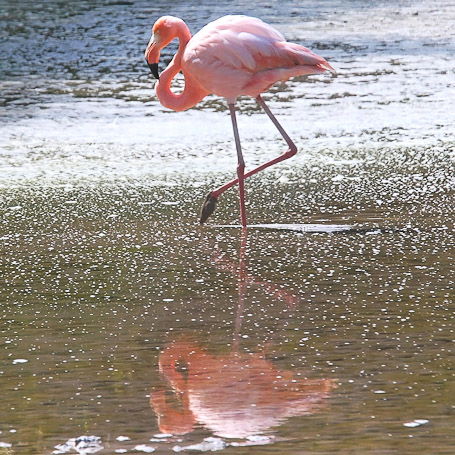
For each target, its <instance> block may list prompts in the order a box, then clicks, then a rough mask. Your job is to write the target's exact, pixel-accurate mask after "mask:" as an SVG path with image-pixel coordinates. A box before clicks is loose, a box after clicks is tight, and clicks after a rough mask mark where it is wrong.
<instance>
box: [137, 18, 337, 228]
mask: <svg viewBox="0 0 455 455" xmlns="http://www.w3.org/2000/svg"><path fill="white" fill-rule="evenodd" d="M175 38H178V40H179V47H178V51H177V53H176V54H175V56H174V58H173V59H172V61H171V63H170V64H169V66H168V67H167V68H166V69H165V70H164V71H163V72H162V73H161V75H160V74H159V72H158V62H159V57H160V52H161V49H163V48H164V47H166V46H167V45H168V44H169V43H170V42H171V41H173V40H174V39H175ZM145 59H146V61H147V64H148V66H149V68H150V70H151V72H152V74H153V76H154V77H155V78H156V79H158V81H157V83H156V85H155V91H156V95H157V96H158V99H159V101H160V103H161V104H162V105H163V106H164V107H166V108H169V109H172V110H174V111H177V112H178V111H184V110H186V109H189V108H191V107H193V106H195V105H196V104H197V103H199V102H200V101H201V100H202V99H203V98H204V97H205V96H207V95H209V94H215V95H218V96H221V97H224V98H226V100H227V103H228V106H229V112H230V115H231V120H232V127H233V130H234V140H235V146H236V150H237V161H238V164H237V178H236V179H234V180H231V181H230V182H227V183H226V184H224V185H222V186H221V187H219V188H217V189H215V190H214V191H210V192H209V194H208V195H207V197H206V199H205V201H204V203H203V205H202V209H201V214H200V223H201V224H203V223H204V222H205V221H206V220H207V219H208V217H209V216H210V215H211V214H212V213H213V212H214V210H215V207H216V204H217V201H218V198H219V197H220V195H221V194H223V193H224V192H225V191H226V190H228V189H229V188H231V187H232V186H234V185H236V184H237V183H238V185H239V199H240V218H241V223H242V227H243V228H246V226H247V220H246V209H245V184H244V181H245V179H246V178H248V177H250V176H252V175H254V174H256V173H257V172H259V171H261V170H263V169H265V168H267V167H269V166H272V165H274V164H277V163H279V162H281V161H284V160H286V159H288V158H291V157H292V156H294V155H295V154H296V153H297V147H296V146H295V144H294V142H292V140H291V138H290V137H289V136H288V134H287V133H286V131H285V130H284V129H283V127H282V126H281V125H280V123H279V122H278V120H277V119H276V118H275V116H274V115H273V114H272V112H271V111H270V109H269V108H268V106H267V105H266V104H265V102H264V100H263V99H262V97H261V93H263V92H265V91H266V90H268V89H269V88H270V87H271V86H272V85H273V84H275V83H276V82H278V81H282V82H284V81H287V80H288V79H289V78H291V77H294V76H299V75H308V74H319V73H324V72H325V71H327V70H328V71H330V72H331V73H333V74H334V75H335V74H336V71H335V70H334V69H333V68H332V66H331V65H330V64H329V63H328V62H327V61H326V60H325V59H324V58H322V57H320V56H319V55H316V54H315V53H313V52H312V51H310V50H309V49H307V48H305V47H303V46H300V45H298V44H294V43H289V42H287V41H286V40H285V38H284V37H283V35H282V34H281V33H280V32H278V31H277V30H275V29H274V28H273V27H271V26H270V25H268V24H266V23H265V22H263V21H262V20H260V19H257V18H254V17H249V16H242V15H230V16H224V17H222V18H220V19H217V20H215V21H213V22H210V23H209V24H208V25H206V26H205V27H203V28H202V29H201V30H200V31H199V32H198V33H196V34H195V35H194V36H193V37H191V33H190V30H189V28H188V26H187V25H186V24H185V22H184V21H183V20H182V19H179V18H177V17H173V16H163V17H161V18H159V19H158V20H157V21H156V22H155V24H154V26H153V35H152V37H151V39H150V41H149V43H148V45H147V49H146V51H145ZM180 71H182V73H183V76H184V78H185V88H184V90H183V91H182V92H181V93H179V94H177V93H174V92H173V91H172V90H171V82H172V80H173V78H174V77H175V76H176V75H177V74H178V73H179V72H180ZM240 95H248V96H252V97H254V98H256V100H257V102H258V103H259V105H260V106H261V107H262V108H263V109H264V111H265V113H266V114H267V115H268V117H269V118H270V120H271V121H272V123H273V124H274V125H275V127H276V128H277V129H278V131H279V133H280V134H281V136H282V137H283V139H284V140H285V142H286V144H287V146H288V149H287V150H286V151H285V152H284V153H283V154H281V155H280V156H278V157H276V158H274V159H272V160H270V161H267V162H266V163H264V164H262V165H260V166H258V167H256V168H254V169H252V170H250V171H248V172H245V161H244V159H243V154H242V147H241V144H240V138H239V132H238V127H237V119H236V114H235V102H236V99H237V97H239V96H240Z"/></svg>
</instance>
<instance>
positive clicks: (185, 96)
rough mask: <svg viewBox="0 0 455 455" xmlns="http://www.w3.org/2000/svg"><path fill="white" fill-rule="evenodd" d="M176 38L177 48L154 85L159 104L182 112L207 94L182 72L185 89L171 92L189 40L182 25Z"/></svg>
mask: <svg viewBox="0 0 455 455" xmlns="http://www.w3.org/2000/svg"><path fill="white" fill-rule="evenodd" d="M175 36H176V38H178V39H179V48H178V51H177V53H176V54H175V55H174V58H173V59H172V61H171V63H170V64H169V66H168V67H167V68H166V69H165V70H164V71H163V72H162V73H161V75H160V79H159V81H158V82H157V83H156V85H155V91H156V95H157V96H158V99H159V100H160V103H161V104H162V105H163V106H164V107H167V108H169V109H172V110H174V111H184V110H186V109H189V108H190V107H193V106H194V105H195V104H197V103H198V102H199V101H201V100H202V98H204V97H205V96H206V95H207V94H208V93H207V91H205V90H204V89H203V88H202V87H201V85H200V84H199V83H198V82H197V81H196V79H194V77H192V76H191V75H190V74H188V73H185V72H183V76H184V78H185V88H184V89H183V91H182V92H181V93H174V92H173V91H172V90H171V83H172V80H173V79H174V77H175V76H176V75H177V74H178V73H179V72H180V70H181V69H182V56H183V53H184V52H185V48H186V45H187V44H188V41H189V40H190V39H191V33H190V31H189V29H188V27H187V26H186V25H185V24H184V23H182V24H181V25H180V24H179V26H178V28H177V30H176V35H175Z"/></svg>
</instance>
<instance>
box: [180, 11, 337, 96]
mask: <svg viewBox="0 0 455 455" xmlns="http://www.w3.org/2000/svg"><path fill="white" fill-rule="evenodd" d="M182 69H183V71H184V72H188V73H191V74H192V75H193V76H194V77H195V78H196V79H197V80H198V82H199V83H200V84H201V85H202V86H203V87H204V88H206V89H207V90H208V91H209V92H211V93H215V94H217V95H220V96H225V97H226V98H228V99H235V98H236V97H237V96H238V95H252V96H257V95H258V94H259V93H261V92H263V91H265V90H267V89H268V88H269V87H270V86H271V85H273V84H274V83H275V82H277V81H279V80H287V79H289V78H290V77H292V76H296V75H299V74H315V73H321V72H324V71H326V70H327V69H328V70H330V71H334V70H333V68H332V67H331V66H330V65H329V64H328V63H327V62H326V61H325V60H324V59H323V58H322V57H320V56H318V55H316V54H314V53H313V52H311V51H310V50H309V49H307V48H305V47H303V46H300V45H298V44H293V43H288V42H286V40H285V39H284V37H283V35H281V33H279V32H278V31H277V30H275V29H274V28H273V27H271V26H270V25H268V24H266V23H264V22H263V21H261V20H260V19H257V18H253V17H248V16H225V17H222V18H221V19H218V20H216V21H214V22H212V23H210V24H208V25H207V26H205V27H204V28H202V29H201V30H200V31H199V32H198V33H197V34H196V35H194V37H193V38H192V39H191V40H190V42H189V43H188V45H187V47H186V49H185V53H184V55H183V59H182Z"/></svg>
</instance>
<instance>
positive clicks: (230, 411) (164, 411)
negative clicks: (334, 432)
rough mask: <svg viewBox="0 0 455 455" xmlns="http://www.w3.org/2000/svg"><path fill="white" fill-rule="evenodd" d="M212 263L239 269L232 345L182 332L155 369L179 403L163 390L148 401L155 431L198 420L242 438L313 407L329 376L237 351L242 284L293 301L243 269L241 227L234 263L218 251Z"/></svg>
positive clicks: (179, 428)
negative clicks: (207, 343) (217, 347)
mask: <svg viewBox="0 0 455 455" xmlns="http://www.w3.org/2000/svg"><path fill="white" fill-rule="evenodd" d="M213 264H214V266H215V267H216V268H217V269H220V270H224V271H227V272H230V273H237V274H238V308H237V315H236V326H235V333H234V343H233V350H232V352H230V353H228V354H211V353H210V352H209V351H208V350H207V349H206V348H204V347H203V346H201V345H199V344H198V343H195V342H193V341H192V340H191V339H190V338H188V337H181V338H180V339H178V340H176V341H174V342H172V343H170V344H169V345H168V346H167V347H166V348H165V349H164V351H163V352H162V353H161V355H160V358H159V369H160V373H161V374H162V376H163V377H164V379H165V381H166V383H167V384H168V385H169V386H170V387H171V389H172V391H173V392H174V394H175V396H176V397H177V401H178V405H177V406H176V405H175V403H170V401H169V400H168V399H167V397H166V392H165V391H164V390H158V391H153V392H152V393H151V395H150V404H151V406H152V408H153V409H154V411H155V413H156V414H157V416H158V424H159V428H160V431H162V432H164V433H172V434H184V433H188V432H190V431H192V430H193V428H194V425H195V424H197V423H198V424H200V425H203V426H204V427H205V428H207V429H209V430H210V431H212V432H213V433H214V434H215V435H217V436H220V437H227V438H247V437H248V436H253V435H257V434H260V433H263V432H265V431H267V430H268V429H270V428H272V427H275V426H277V425H279V424H281V423H282V422H283V421H284V420H285V419H287V418H289V417H292V416H302V415H308V414H311V413H314V412H316V411H317V410H318V409H320V408H321V407H322V406H323V404H324V400H325V399H326V398H327V397H328V395H329V393H330V391H331V390H332V389H333V388H334V387H335V382H334V380H332V379H307V378H303V377H301V376H300V375H299V374H294V373H293V372H292V371H289V370H282V369H279V368H277V367H276V366H275V365H274V364H273V362H271V361H270V360H268V359H267V357H266V353H265V352H256V353H240V352H239V343H240V330H241V323H242V312H243V308H244V303H245V293H246V288H247V285H252V284H254V285H258V286H260V287H262V288H263V289H264V290H265V291H266V292H267V293H270V294H272V295H274V296H275V295H276V296H277V297H279V299H280V300H282V301H285V302H286V305H287V306H288V308H290V309H292V308H293V307H294V306H295V304H296V297H295V296H293V295H291V294H290V293H289V292H287V291H286V290H284V289H280V288H278V287H277V286H275V285H273V284H271V283H264V282H262V281H260V280H258V279H257V278H256V277H255V276H254V275H251V274H249V273H248V272H247V268H246V231H243V232H242V239H241V246H240V260H239V264H238V265H236V264H234V263H232V262H230V261H228V260H226V259H224V258H222V257H221V256H220V255H217V254H215V255H214V257H213Z"/></svg>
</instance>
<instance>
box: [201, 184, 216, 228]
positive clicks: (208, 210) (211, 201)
mask: <svg viewBox="0 0 455 455" xmlns="http://www.w3.org/2000/svg"><path fill="white" fill-rule="evenodd" d="M217 202H218V198H217V197H215V196H214V195H213V192H212V191H210V193H209V194H208V195H207V198H206V199H205V202H204V204H202V208H201V218H200V222H201V224H204V223H205V222H206V221H207V218H208V217H209V216H210V215H211V214H212V213H213V212H214V211H215V208H216V203H217Z"/></svg>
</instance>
